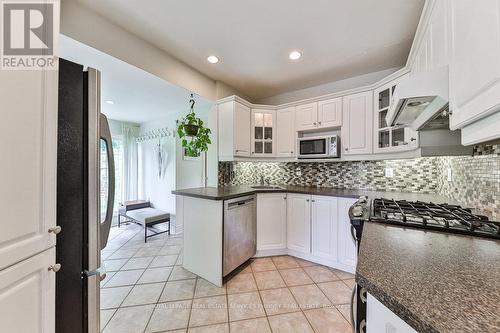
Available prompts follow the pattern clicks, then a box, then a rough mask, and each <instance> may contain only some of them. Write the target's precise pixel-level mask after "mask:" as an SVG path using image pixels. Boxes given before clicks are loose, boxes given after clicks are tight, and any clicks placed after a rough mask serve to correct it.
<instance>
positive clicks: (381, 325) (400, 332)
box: [366, 293, 417, 333]
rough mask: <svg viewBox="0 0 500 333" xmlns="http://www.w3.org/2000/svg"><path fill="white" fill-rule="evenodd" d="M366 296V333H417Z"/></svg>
mask: <svg viewBox="0 0 500 333" xmlns="http://www.w3.org/2000/svg"><path fill="white" fill-rule="evenodd" d="M366 296H367V297H366V333H379V332H388V333H417V331H415V330H414V329H413V328H412V327H411V326H410V325H408V324H407V323H406V322H405V321H404V320H403V319H401V318H399V317H398V316H397V315H396V314H395V313H394V312H392V311H391V310H389V309H388V308H387V307H386V306H385V305H384V304H382V303H380V302H379V301H378V300H377V299H376V298H375V297H373V296H372V295H371V294H370V293H366Z"/></svg>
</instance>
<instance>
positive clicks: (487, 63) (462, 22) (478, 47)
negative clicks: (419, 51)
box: [450, 0, 500, 139]
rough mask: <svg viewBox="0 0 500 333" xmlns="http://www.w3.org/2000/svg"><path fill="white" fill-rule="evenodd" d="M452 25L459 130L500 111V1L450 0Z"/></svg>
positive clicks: (454, 120)
mask: <svg viewBox="0 0 500 333" xmlns="http://www.w3.org/2000/svg"><path fill="white" fill-rule="evenodd" d="M450 26H451V52H450V56H451V60H450V94H451V95H450V106H451V107H452V110H453V113H452V115H451V116H450V127H451V129H457V128H462V127H464V126H465V125H468V124H470V123H472V122H474V121H476V120H479V119H480V118H482V117H484V116H486V115H488V114H491V113H493V112H496V111H499V110H500V102H499V101H500V56H499V54H500V1H498V0H483V1H469V0H454V1H450ZM491 139H493V138H491Z"/></svg>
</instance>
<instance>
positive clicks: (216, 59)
mask: <svg viewBox="0 0 500 333" xmlns="http://www.w3.org/2000/svg"><path fill="white" fill-rule="evenodd" d="M207 61H208V62H209V63H211V64H216V63H218V62H219V58H217V57H216V56H214V55H211V56H208V58H207Z"/></svg>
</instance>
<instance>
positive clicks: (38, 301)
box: [0, 247, 56, 333]
mask: <svg viewBox="0 0 500 333" xmlns="http://www.w3.org/2000/svg"><path fill="white" fill-rule="evenodd" d="M54 263H55V248H54V247H52V248H50V249H48V250H45V251H44V252H42V253H40V254H37V255H35V256H33V257H30V258H28V259H26V260H24V261H21V262H20V263H17V264H15V265H13V266H10V267H8V268H6V269H4V270H2V271H0V323H2V332H30V333H37V332H40V333H42V332H54V331H55V274H56V273H55V272H54V271H53V270H50V269H49V267H50V266H51V265H54Z"/></svg>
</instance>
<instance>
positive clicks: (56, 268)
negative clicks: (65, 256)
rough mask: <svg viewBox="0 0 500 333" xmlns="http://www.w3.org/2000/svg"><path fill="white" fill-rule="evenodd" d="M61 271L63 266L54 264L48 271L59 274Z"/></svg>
mask: <svg viewBox="0 0 500 333" xmlns="http://www.w3.org/2000/svg"><path fill="white" fill-rule="evenodd" d="M60 269H61V264H54V265H50V266H49V269H48V270H49V271H52V272H54V273H57V272H59V270H60Z"/></svg>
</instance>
